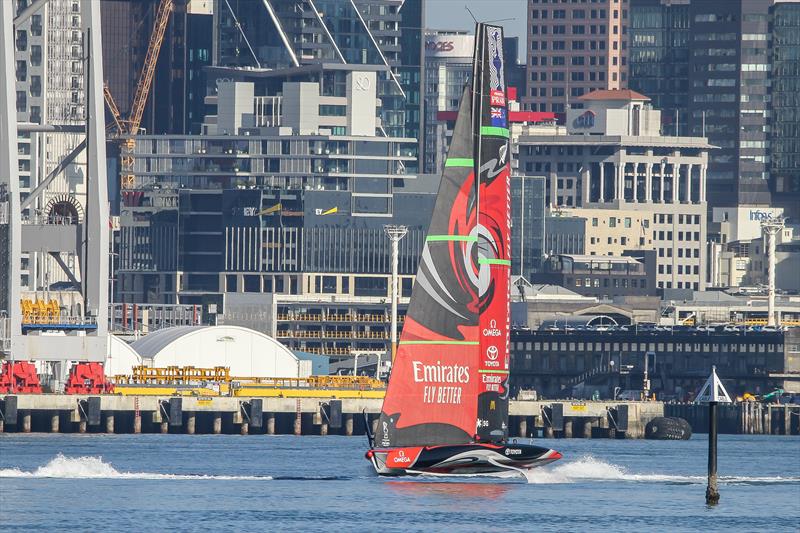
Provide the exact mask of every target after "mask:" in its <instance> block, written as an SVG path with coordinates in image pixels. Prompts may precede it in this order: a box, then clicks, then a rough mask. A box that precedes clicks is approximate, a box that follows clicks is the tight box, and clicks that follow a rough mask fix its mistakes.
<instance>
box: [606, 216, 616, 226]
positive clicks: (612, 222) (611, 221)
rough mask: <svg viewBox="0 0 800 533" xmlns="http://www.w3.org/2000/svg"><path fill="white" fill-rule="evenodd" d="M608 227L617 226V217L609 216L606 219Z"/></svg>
mask: <svg viewBox="0 0 800 533" xmlns="http://www.w3.org/2000/svg"><path fill="white" fill-rule="evenodd" d="M608 227H609V228H616V227H617V219H616V218H615V217H610V218H609V219H608Z"/></svg>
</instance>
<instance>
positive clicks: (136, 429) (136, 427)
mask: <svg viewBox="0 0 800 533" xmlns="http://www.w3.org/2000/svg"><path fill="white" fill-rule="evenodd" d="M141 432H142V414H141V413H139V412H138V411H136V412H134V413H133V433H134V434H136V435H138V434H139V433H141Z"/></svg>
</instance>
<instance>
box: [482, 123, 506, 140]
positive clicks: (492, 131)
mask: <svg viewBox="0 0 800 533" xmlns="http://www.w3.org/2000/svg"><path fill="white" fill-rule="evenodd" d="M481 135H494V136H495V137H505V138H506V139H507V138H508V129H507V128H496V127H493V126H481Z"/></svg>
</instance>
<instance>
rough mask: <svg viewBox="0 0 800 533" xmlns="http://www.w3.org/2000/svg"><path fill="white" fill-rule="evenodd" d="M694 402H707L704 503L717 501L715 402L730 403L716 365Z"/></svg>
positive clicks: (712, 503)
mask: <svg viewBox="0 0 800 533" xmlns="http://www.w3.org/2000/svg"><path fill="white" fill-rule="evenodd" d="M694 403H707V404H708V487H707V488H706V505H716V504H718V503H719V491H718V490H717V404H718V403H731V397H730V396H728V391H726V390H725V387H724V386H723V385H722V382H721V381H720V379H719V377H717V367H716V366H712V367H711V375H710V376H708V379H707V380H706V383H705V385H703V388H702V389H700V394H698V395H697V398H696V399H695V401H694Z"/></svg>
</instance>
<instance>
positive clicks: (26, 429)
mask: <svg viewBox="0 0 800 533" xmlns="http://www.w3.org/2000/svg"><path fill="white" fill-rule="evenodd" d="M22 432H23V433H30V432H31V412H30V411H23V412H22Z"/></svg>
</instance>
